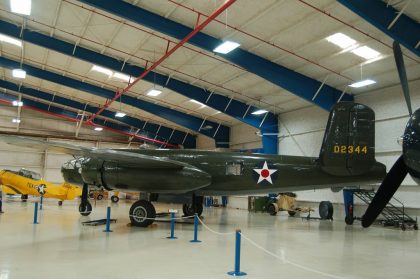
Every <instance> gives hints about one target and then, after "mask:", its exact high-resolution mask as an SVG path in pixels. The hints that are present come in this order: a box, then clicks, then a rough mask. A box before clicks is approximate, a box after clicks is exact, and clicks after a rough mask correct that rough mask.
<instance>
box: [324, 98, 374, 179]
mask: <svg viewBox="0 0 420 279" xmlns="http://www.w3.org/2000/svg"><path fill="white" fill-rule="evenodd" d="M319 162H320V166H321V168H322V170H323V171H325V172H327V173H329V174H331V175H336V176H354V175H361V174H364V173H366V172H368V171H370V170H371V168H372V167H373V166H374V164H375V162H376V160H375V113H374V111H373V110H372V109H371V108H370V107H368V106H365V105H362V104H357V103H353V102H340V103H338V104H336V105H334V107H333V108H332V110H331V112H330V116H329V119H328V124H327V128H326V130H325V135H324V140H323V142H322V147H321V152H320V156H319Z"/></svg>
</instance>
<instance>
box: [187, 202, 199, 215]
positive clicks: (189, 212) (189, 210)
mask: <svg viewBox="0 0 420 279" xmlns="http://www.w3.org/2000/svg"><path fill="white" fill-rule="evenodd" d="M182 212H183V213H184V215H185V216H193V215H194V214H195V213H197V215H198V216H201V214H203V204H202V203H200V204H199V203H196V204H195V210H194V206H193V205H192V204H188V203H184V204H183V205H182Z"/></svg>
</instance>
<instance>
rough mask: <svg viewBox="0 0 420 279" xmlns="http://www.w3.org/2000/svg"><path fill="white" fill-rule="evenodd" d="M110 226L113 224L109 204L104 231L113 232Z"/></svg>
mask: <svg viewBox="0 0 420 279" xmlns="http://www.w3.org/2000/svg"><path fill="white" fill-rule="evenodd" d="M110 226H111V207H110V206H108V207H107V209H106V225H105V230H104V232H112V231H111V228H110Z"/></svg>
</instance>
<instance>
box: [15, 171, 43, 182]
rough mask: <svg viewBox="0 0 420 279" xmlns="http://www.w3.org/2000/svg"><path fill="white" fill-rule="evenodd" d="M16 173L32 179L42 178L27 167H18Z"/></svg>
mask: <svg viewBox="0 0 420 279" xmlns="http://www.w3.org/2000/svg"><path fill="white" fill-rule="evenodd" d="M18 175H20V176H23V177H26V178H29V179H33V180H41V178H42V177H41V175H40V174H39V173H37V172H34V171H30V170H27V169H20V170H19V172H18Z"/></svg>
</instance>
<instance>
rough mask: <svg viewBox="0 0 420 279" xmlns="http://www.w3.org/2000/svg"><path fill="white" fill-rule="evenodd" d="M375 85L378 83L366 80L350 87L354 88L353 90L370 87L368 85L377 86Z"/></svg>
mask: <svg viewBox="0 0 420 279" xmlns="http://www.w3.org/2000/svg"><path fill="white" fill-rule="evenodd" d="M375 83H376V81H374V80H371V79H365V80H361V81H358V82H355V83H352V84H350V85H349V86H350V87H353V88H359V87H363V86H368V85H371V84H375Z"/></svg>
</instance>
